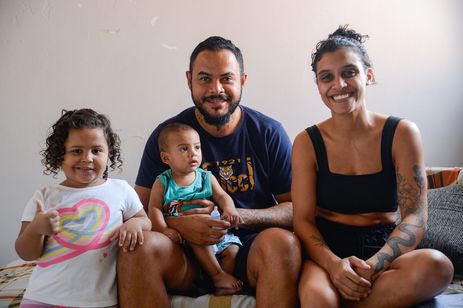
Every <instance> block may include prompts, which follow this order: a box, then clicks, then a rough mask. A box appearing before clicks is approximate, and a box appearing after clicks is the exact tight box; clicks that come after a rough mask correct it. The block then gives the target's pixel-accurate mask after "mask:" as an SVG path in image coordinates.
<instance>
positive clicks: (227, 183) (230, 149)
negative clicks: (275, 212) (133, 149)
mask: <svg viewBox="0 0 463 308" xmlns="http://www.w3.org/2000/svg"><path fill="white" fill-rule="evenodd" d="M240 108H241V110H242V119H241V121H240V124H239V126H238V128H237V129H236V131H235V132H234V133H233V134H231V135H229V136H225V137H213V136H211V135H209V134H208V133H207V132H206V131H205V130H204V129H203V128H202V127H201V125H200V124H199V123H198V121H197V119H196V117H195V113H194V110H195V108H194V107H191V108H188V109H186V110H184V111H183V112H181V113H180V114H178V115H177V116H175V117H173V118H171V119H169V120H167V121H165V122H163V123H162V124H160V125H159V126H158V127H157V128H156V129H155V130H154V131H153V133H152V134H151V136H150V137H149V139H148V141H147V143H146V147H145V150H144V153H143V157H142V160H141V164H140V168H139V171H138V176H137V180H136V184H137V185H139V186H143V187H147V188H151V187H152V185H153V182H154V180H155V179H156V177H157V176H158V175H159V174H161V173H162V172H163V171H164V170H166V169H168V166H167V165H165V164H164V163H162V162H161V159H160V157H159V149H158V145H157V136H158V135H159V131H160V129H161V128H162V127H164V126H165V125H167V124H169V123H172V122H181V123H185V124H188V125H190V126H192V127H193V128H194V129H196V130H197V131H198V133H199V135H200V138H201V148H202V153H203V162H202V168H203V169H205V170H209V171H211V172H212V174H214V175H215V177H216V178H217V179H218V181H219V183H220V185H221V186H222V188H224V190H225V191H226V192H227V193H228V194H229V195H230V196H231V197H232V199H233V201H234V202H235V206H236V207H238V208H249V209H262V208H268V207H270V206H273V205H275V204H277V202H276V200H275V196H276V195H279V194H282V193H287V192H289V191H290V189H291V141H290V140H289V137H288V135H287V134H286V132H285V130H284V129H283V127H282V125H281V124H280V123H279V122H277V121H276V120H273V119H271V118H269V117H267V116H265V115H263V114H262V113H260V112H258V111H255V110H253V109H251V108H248V107H245V106H240Z"/></svg>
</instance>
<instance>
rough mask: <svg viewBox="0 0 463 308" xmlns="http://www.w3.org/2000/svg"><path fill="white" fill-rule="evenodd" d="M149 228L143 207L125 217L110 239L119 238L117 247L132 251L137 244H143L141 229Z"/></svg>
mask: <svg viewBox="0 0 463 308" xmlns="http://www.w3.org/2000/svg"><path fill="white" fill-rule="evenodd" d="M150 229H151V221H150V220H149V219H148V216H146V212H145V210H144V209H141V210H140V211H138V212H137V213H136V214H135V215H133V216H132V217H130V218H129V219H127V220H126V221H125V222H124V224H123V225H122V226H121V227H120V228H119V230H118V231H117V232H116V233H114V235H113V236H112V237H111V239H110V240H111V241H114V240H116V239H119V247H121V248H122V249H123V251H124V252H127V251H133V250H135V248H136V247H137V245H143V240H144V237H143V231H144V230H145V231H148V230H150Z"/></svg>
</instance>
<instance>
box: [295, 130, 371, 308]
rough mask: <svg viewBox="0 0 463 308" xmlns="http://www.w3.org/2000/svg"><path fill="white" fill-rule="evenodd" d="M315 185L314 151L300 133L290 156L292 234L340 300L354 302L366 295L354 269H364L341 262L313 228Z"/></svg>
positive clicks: (354, 261)
mask: <svg viewBox="0 0 463 308" xmlns="http://www.w3.org/2000/svg"><path fill="white" fill-rule="evenodd" d="M316 183H317V160H316V155H315V150H314V148H313V145H312V141H311V140H310V137H309V136H308V134H307V133H306V132H305V131H303V132H301V133H299V135H298V136H297V137H296V139H295V140H294V144H293V152H292V184H291V194H292V200H293V208H294V216H293V217H294V218H293V225H294V232H295V233H296V235H297V236H298V237H299V238H300V239H301V242H302V245H303V247H304V249H305V251H306V252H307V254H308V255H309V257H310V259H311V260H312V261H314V262H315V263H317V264H318V265H319V266H320V267H321V268H323V269H324V270H325V271H326V272H327V273H328V274H329V276H330V279H331V281H332V282H333V284H334V286H335V287H336V289H337V290H338V291H339V292H340V293H341V295H342V296H343V298H346V299H349V300H358V299H360V298H362V297H365V296H366V295H367V294H368V288H369V286H370V283H369V281H368V280H366V279H365V278H362V277H361V276H360V275H358V274H357V273H355V271H354V267H356V266H358V267H366V266H367V265H366V264H365V262H364V261H362V260H360V259H358V258H356V257H349V258H345V259H341V258H339V257H338V256H336V255H335V254H334V253H333V252H332V251H331V250H330V249H329V247H328V246H327V245H326V243H325V241H324V239H323V236H322V235H321V234H320V232H319V230H318V228H317V226H316V224H315V213H316V207H317V199H316ZM333 193H336V192H333Z"/></svg>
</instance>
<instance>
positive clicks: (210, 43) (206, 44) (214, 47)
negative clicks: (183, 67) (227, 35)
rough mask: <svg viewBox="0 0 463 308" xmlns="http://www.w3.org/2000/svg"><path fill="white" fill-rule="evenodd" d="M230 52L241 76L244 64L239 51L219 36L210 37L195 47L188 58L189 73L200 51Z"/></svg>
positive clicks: (231, 43) (230, 42)
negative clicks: (238, 66) (236, 62)
mask: <svg viewBox="0 0 463 308" xmlns="http://www.w3.org/2000/svg"><path fill="white" fill-rule="evenodd" d="M224 49H226V50H230V51H231V52H232V53H233V55H234V56H235V58H236V60H237V61H238V64H239V65H240V73H241V75H243V73H244V63H243V55H242V54H241V50H240V49H239V48H238V47H236V46H235V45H234V44H233V42H232V41H230V40H227V39H224V38H223V37H220V36H211V37H208V38H207V39H205V40H204V41H202V42H201V43H199V44H198V46H196V48H195V49H194V50H193V52H192V53H191V56H190V72H192V70H193V62H195V60H196V58H197V57H198V54H199V53H200V52H201V51H204V50H209V51H221V50H224Z"/></svg>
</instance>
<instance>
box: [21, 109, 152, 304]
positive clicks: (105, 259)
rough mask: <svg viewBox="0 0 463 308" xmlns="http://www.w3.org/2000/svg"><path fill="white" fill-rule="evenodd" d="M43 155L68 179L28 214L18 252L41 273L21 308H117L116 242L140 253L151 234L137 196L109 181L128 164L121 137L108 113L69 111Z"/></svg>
mask: <svg viewBox="0 0 463 308" xmlns="http://www.w3.org/2000/svg"><path fill="white" fill-rule="evenodd" d="M42 155H43V157H44V158H43V159H42V163H43V164H44V166H45V171H44V173H46V174H50V173H53V174H54V175H56V174H57V173H58V172H59V170H62V171H63V172H64V175H65V177H66V179H65V180H64V181H63V182H61V183H60V184H58V185H49V186H46V187H44V188H42V189H40V190H37V191H36V192H35V194H34V195H33V197H32V198H31V199H30V201H29V202H28V203H27V205H26V208H25V210H24V213H23V216H22V226H21V230H20V232H19V235H18V238H17V240H16V252H17V253H18V255H19V256H20V257H21V258H22V259H24V260H35V259H37V267H36V268H35V269H34V272H33V273H32V276H31V278H30V280H29V285H28V287H27V290H26V292H25V294H24V299H23V301H22V304H21V307H26V308H27V307H29V308H31V307H54V306H60V307H61V306H67V307H115V306H116V305H117V287H116V257H117V242H116V240H117V239H118V243H119V246H120V247H121V248H122V249H123V250H124V251H133V250H134V249H135V248H136V246H137V245H142V244H143V233H142V231H143V230H150V229H151V222H150V220H149V219H148V217H147V216H146V213H145V211H144V210H143V206H142V204H141V202H140V200H139V198H138V196H137V194H136V193H135V191H134V190H133V189H132V188H131V187H130V186H129V185H128V184H127V182H125V181H122V180H115V179H109V178H108V165H110V167H111V168H112V169H114V168H115V167H120V165H121V164H122V160H121V159H120V140H119V137H118V136H117V135H116V134H115V133H114V132H113V130H112V129H111V126H110V122H109V120H108V119H107V118H106V117H105V116H104V115H102V114H98V113H96V112H95V111H93V110H91V109H80V110H74V111H66V112H64V114H63V115H62V116H61V118H60V119H59V120H58V121H57V122H56V123H55V124H54V125H53V126H52V128H51V133H50V135H49V136H48V138H47V140H46V149H45V150H44V151H42Z"/></svg>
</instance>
